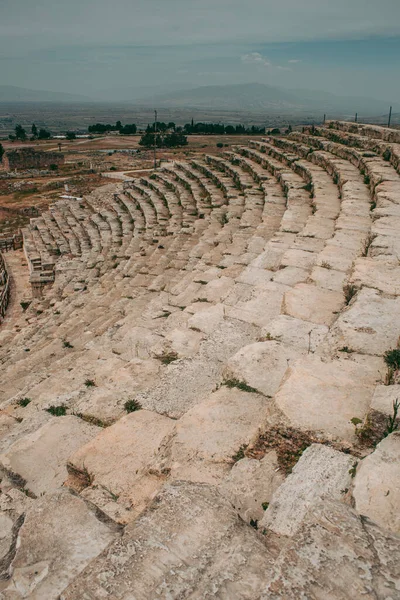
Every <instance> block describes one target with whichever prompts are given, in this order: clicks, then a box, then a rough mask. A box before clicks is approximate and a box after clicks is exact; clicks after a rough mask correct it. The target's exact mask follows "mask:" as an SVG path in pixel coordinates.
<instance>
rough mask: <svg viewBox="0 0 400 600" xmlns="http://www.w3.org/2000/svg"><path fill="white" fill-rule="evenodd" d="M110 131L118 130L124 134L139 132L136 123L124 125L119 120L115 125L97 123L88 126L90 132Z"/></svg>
mask: <svg viewBox="0 0 400 600" xmlns="http://www.w3.org/2000/svg"><path fill="white" fill-rule="evenodd" d="M110 131H118V132H119V133H120V134H122V135H134V134H135V133H136V132H137V127H136V125H135V124H134V123H131V124H128V125H122V123H121V121H117V122H116V123H115V125H110V124H109V123H106V124H103V123H95V124H94V125H89V127H88V132H89V133H108V132H110Z"/></svg>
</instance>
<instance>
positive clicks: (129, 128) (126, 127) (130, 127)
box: [119, 123, 137, 135]
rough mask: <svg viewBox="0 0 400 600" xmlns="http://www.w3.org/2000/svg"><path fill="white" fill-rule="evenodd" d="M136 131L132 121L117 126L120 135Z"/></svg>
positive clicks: (132, 133)
mask: <svg viewBox="0 0 400 600" xmlns="http://www.w3.org/2000/svg"><path fill="white" fill-rule="evenodd" d="M136 131H137V128H136V125H135V124H134V123H132V124H131V125H123V126H121V127H120V128H119V132H120V134H121V135H134V134H135V133H136Z"/></svg>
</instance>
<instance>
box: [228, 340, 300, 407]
mask: <svg viewBox="0 0 400 600" xmlns="http://www.w3.org/2000/svg"><path fill="white" fill-rule="evenodd" d="M299 355H300V352H299V351H298V350H296V349H293V348H291V347H290V346H286V345H285V344H281V343H279V342H276V341H273V340H271V341H267V342H257V343H255V344H250V345H249V346H244V347H243V348H241V349H240V350H239V352H237V353H236V354H235V355H234V356H232V357H231V358H230V359H229V360H228V362H227V364H226V366H225V368H224V371H223V377H224V379H225V380H231V379H237V380H238V381H243V382H245V383H247V384H248V385H249V386H251V387H252V388H255V389H256V390H257V391H259V392H261V393H262V394H264V396H270V397H272V396H273V395H274V394H275V392H276V391H277V390H278V388H279V386H280V384H281V381H282V378H283V376H284V374H285V372H286V369H287V368H288V366H289V365H290V364H291V363H292V362H293V361H295V360H296V359H297V358H299Z"/></svg>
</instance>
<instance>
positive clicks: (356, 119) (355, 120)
mask: <svg viewBox="0 0 400 600" xmlns="http://www.w3.org/2000/svg"><path fill="white" fill-rule="evenodd" d="M357 121H358V113H356V118H355V119H354V122H355V123H357Z"/></svg>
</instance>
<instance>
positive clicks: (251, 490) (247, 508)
mask: <svg viewBox="0 0 400 600" xmlns="http://www.w3.org/2000/svg"><path fill="white" fill-rule="evenodd" d="M283 481H284V475H283V473H282V472H280V471H279V467H278V461H277V456H276V452H275V450H271V452H268V453H267V454H266V455H265V456H264V458H262V459H261V460H255V459H254V458H242V460H239V461H238V462H237V463H235V464H234V466H233V467H232V470H231V471H230V473H229V474H228V476H227V477H226V479H224V481H222V483H221V485H220V486H219V490H220V492H221V494H223V495H224V496H226V497H227V498H228V500H230V501H231V503H232V504H233V506H234V508H236V509H237V510H238V511H239V514H240V516H241V517H242V519H243V520H244V521H246V522H247V523H250V521H261V519H262V518H263V516H264V511H265V510H266V506H267V505H268V504H269V503H270V502H271V498H272V496H273V494H274V492H275V491H276V490H277V489H278V487H279V486H280V485H281V484H282V483H283ZM263 505H264V506H263Z"/></svg>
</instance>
